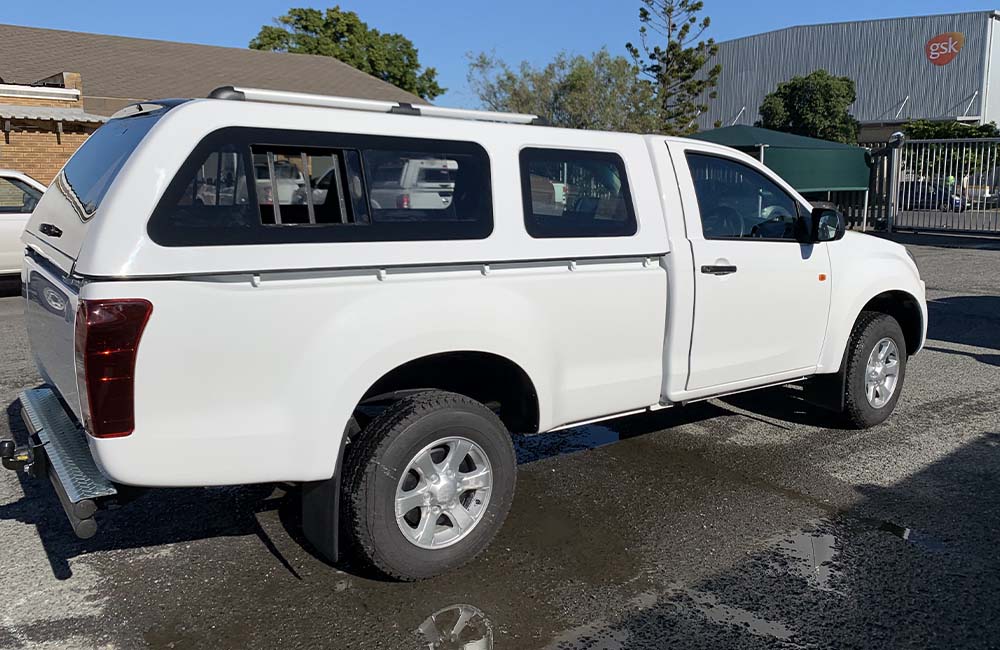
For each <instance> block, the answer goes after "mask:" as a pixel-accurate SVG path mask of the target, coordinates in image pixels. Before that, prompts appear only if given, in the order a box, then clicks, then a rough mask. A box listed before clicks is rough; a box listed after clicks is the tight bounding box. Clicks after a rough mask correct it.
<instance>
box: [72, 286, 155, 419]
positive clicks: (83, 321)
mask: <svg viewBox="0 0 1000 650" xmlns="http://www.w3.org/2000/svg"><path fill="white" fill-rule="evenodd" d="M152 312H153V305H152V304H150V303H149V301H147V300H141V299H128V300H81V301H80V305H79V308H78V309H77V312H76V382H77V387H78V389H79V391H80V405H81V408H82V409H83V420H84V427H85V428H86V429H87V431H88V432H89V433H90V434H91V435H92V436H94V437H95V438H118V437H121V436H127V435H129V434H130V433H132V431H133V430H134V429H135V378H134V375H135V357H136V353H137V352H138V350H139V339H140V338H141V337H142V331H143V330H144V329H145V328H146V322H147V321H148V320H149V315H150V314H151V313H152Z"/></svg>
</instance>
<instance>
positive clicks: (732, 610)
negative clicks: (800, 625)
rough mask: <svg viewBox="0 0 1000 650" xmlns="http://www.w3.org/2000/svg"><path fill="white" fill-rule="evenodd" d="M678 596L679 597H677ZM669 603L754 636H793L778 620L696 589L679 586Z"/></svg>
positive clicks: (777, 637) (792, 631) (790, 630)
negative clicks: (724, 602) (761, 615)
mask: <svg viewBox="0 0 1000 650" xmlns="http://www.w3.org/2000/svg"><path fill="white" fill-rule="evenodd" d="M678 596H679V597H678ZM670 604H671V605H673V606H674V607H676V608H678V609H681V610H683V609H688V610H689V611H693V612H697V613H699V614H701V615H702V616H704V617H705V618H707V619H708V620H709V621H712V622H713V623H719V624H723V625H733V626H736V627H738V628H740V629H742V630H745V631H747V632H749V633H751V634H753V635H754V636H761V637H767V638H771V639H777V640H779V641H788V640H790V639H791V638H792V637H793V636H795V630H793V629H791V628H790V627H788V626H786V625H785V624H784V623H781V622H779V621H771V620H768V619H766V618H762V617H760V616H757V615H756V614H754V613H753V612H751V611H749V610H746V609H743V608H741V607H732V606H730V605H724V604H722V603H720V602H719V599H718V598H717V597H716V596H715V594H713V593H710V592H707V591H698V590H696V589H687V588H680V589H677V590H675V597H674V598H672V599H671V600H670Z"/></svg>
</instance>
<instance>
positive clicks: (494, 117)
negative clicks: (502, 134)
mask: <svg viewBox="0 0 1000 650" xmlns="http://www.w3.org/2000/svg"><path fill="white" fill-rule="evenodd" d="M208 97H209V99H231V100H238V101H248V102H268V103H272V104H292V105H295V106H319V107H323V108H343V109H347V110H352V111H370V112H372V113H396V114H400V115H424V116H427V117H445V118H450V119H458V120H479V121H482V122H507V123H509V124H544V120H543V119H542V118H540V117H538V116H537V115H530V114H527V113H499V112H495V111H474V110H470V109H465V108H442V107H440V106H427V105H424V104H417V105H414V104H408V103H406V102H386V101H378V100H374V99H357V98H355V97H337V96H336V95H313V94H310V93H296V92H289V91H284V90H267V89H264V88H241V87H234V86H222V87H220V88H216V89H215V90H213V91H212V92H211V93H209V94H208Z"/></svg>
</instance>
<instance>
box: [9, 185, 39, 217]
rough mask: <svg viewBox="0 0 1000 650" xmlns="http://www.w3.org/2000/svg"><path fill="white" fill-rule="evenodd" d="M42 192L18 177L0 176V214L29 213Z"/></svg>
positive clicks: (36, 203)
mask: <svg viewBox="0 0 1000 650" xmlns="http://www.w3.org/2000/svg"><path fill="white" fill-rule="evenodd" d="M40 198H42V193H41V192H39V191H38V190H36V189H35V188H33V187H32V186H30V185H28V184H27V183H25V182H23V181H20V180H18V179H16V178H0V214H28V213H30V212H31V211H32V210H34V209H35V206H36V205H38V199H40Z"/></svg>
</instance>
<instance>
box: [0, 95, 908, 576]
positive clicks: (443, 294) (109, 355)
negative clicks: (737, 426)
mask: <svg viewBox="0 0 1000 650" xmlns="http://www.w3.org/2000/svg"><path fill="white" fill-rule="evenodd" d="M396 113H402V114H396ZM415 113H416V114H415ZM532 121H533V116H525V115H515V114H497V113H479V112H475V111H464V110H449V109H442V108H438V107H419V108H413V107H407V106H402V105H397V104H394V103H389V102H367V101H359V100H351V99H340V98H333V97H319V96H310V95H302V94H298V93H281V92H276V91H266V90H252V89H233V88H226V89H219V90H217V91H215V92H214V93H213V94H212V96H211V97H210V98H208V99H199V100H189V101H182V100H169V101H163V102H159V103H158V104H157V103H147V102H143V103H142V105H141V106H139V107H135V108H132V109H130V110H126V111H124V112H123V113H122V114H120V115H119V116H116V117H115V118H113V119H111V120H110V121H109V122H108V123H107V124H106V125H104V126H102V127H101V128H100V129H99V130H98V131H97V132H96V133H95V134H94V135H93V136H91V138H90V139H89V140H88V141H87V142H86V143H85V144H84V145H83V147H82V148H81V149H80V151H79V152H77V154H76V155H75V156H74V157H73V158H72V159H71V160H70V161H69V162H68V163H67V165H66V167H65V169H64V170H63V171H62V173H61V174H60V175H59V177H58V181H57V182H56V183H55V184H54V185H53V187H52V188H51V189H50V190H49V191H48V192H46V193H45V195H44V197H43V198H42V200H41V202H40V203H39V205H38V207H37V209H36V210H35V213H34V215H33V216H32V218H31V221H30V222H29V225H28V228H27V230H26V233H25V235H24V243H25V245H26V246H27V247H28V251H27V253H26V257H25V260H24V272H23V281H24V283H25V286H26V294H27V306H26V317H27V328H28V333H29V337H30V339H31V345H32V349H33V352H34V355H35V358H36V359H37V362H38V365H39V370H40V371H41V373H42V375H43V376H44V377H45V379H46V381H47V382H48V385H49V386H48V387H47V388H42V389H38V390H31V391H26V392H24V393H23V394H22V395H21V403H22V405H23V407H24V417H25V420H26V423H27V426H28V428H29V429H30V430H31V431H32V432H33V438H32V443H31V444H30V445H28V446H26V447H17V446H16V445H15V444H14V442H13V441H5V442H3V443H2V444H0V451H2V454H0V455H2V457H3V459H4V463H5V464H6V465H7V466H9V467H13V468H18V467H30V468H31V469H32V471H33V473H35V474H36V475H37V474H42V473H48V475H49V476H50V478H51V479H52V482H53V484H54V485H55V486H56V488H57V492H58V493H59V494H60V498H61V499H62V502H63V505H64V509H65V510H66V513H67V515H68V517H69V520H70V522H71V523H72V525H73V527H74V529H75V530H76V532H77V533H78V534H79V535H81V536H88V535H93V534H94V533H95V532H96V524H95V523H94V519H93V515H94V512H95V511H96V510H97V509H98V508H99V507H100V506H101V505H102V504H104V503H107V502H109V501H112V500H113V499H114V498H115V496H116V491H117V489H118V486H120V485H130V486H145V487H170V486H204V485H225V484H241V483H260V482H271V481H287V482H297V483H301V484H302V508H303V528H304V532H305V535H306V537H307V538H308V539H309V540H310V541H311V542H312V544H313V545H314V546H315V547H316V548H317V549H318V550H319V551H320V552H321V553H323V554H324V555H325V556H326V557H328V558H330V559H331V560H333V559H336V557H337V554H338V530H344V531H346V535H347V538H348V545H349V548H350V551H351V552H352V553H353V554H354V555H355V556H356V557H358V558H359V559H361V560H363V561H365V562H367V563H368V564H369V565H370V566H372V567H373V568H375V569H376V570H378V571H380V572H382V573H383V574H385V575H387V576H390V577H393V578H398V579H418V578H425V577H428V576H432V575H435V574H438V573H441V572H442V571H445V570H448V569H451V568H454V567H456V566H459V565H461V564H463V563H464V562H466V561H468V560H470V559H471V558H472V557H474V556H475V555H476V554H477V553H478V552H480V551H481V550H482V549H483V548H485V547H486V545H487V544H488V543H489V541H490V540H491V539H492V538H493V536H494V535H495V534H496V532H497V530H498V529H499V527H500V526H501V524H502V523H503V521H504V519H505V517H506V515H507V512H508V510H509V508H510V506H511V501H512V499H513V495H514V485H515V474H516V469H517V468H516V462H515V456H514V450H513V447H512V444H511V437H510V435H509V432H519V433H534V432H542V431H553V430H558V429H564V428H567V427H572V426H575V425H578V424H581V423H586V422H593V421H597V420H601V419H605V418H612V417H616V416H620V415H623V414H636V413H644V412H648V411H655V410H658V409H663V408H669V407H680V406H682V405H684V404H687V403H689V402H693V401H697V400H704V399H708V398H711V397H714V396H718V395H724V394H727V393H733V392H737V391H743V390H747V389H751V388H757V387H762V386H773V385H776V384H783V383H789V382H800V381H804V380H807V381H806V384H807V387H808V389H809V393H811V394H813V395H815V397H816V398H817V399H819V400H821V401H823V402H824V403H825V404H826V405H827V406H829V407H830V408H831V409H832V410H834V411H837V412H839V413H840V414H841V415H836V414H831V418H834V417H842V418H844V419H845V420H846V421H847V422H849V423H850V424H852V425H853V426H856V427H870V426H873V425H876V424H878V423H880V422H882V421H883V420H885V419H886V417H888V416H889V414H890V413H891V412H892V410H893V408H894V407H895V405H896V401H897V400H898V399H899V396H900V393H901V391H902V387H903V380H904V377H905V372H906V364H907V359H908V358H909V357H910V356H912V355H914V354H916V353H917V351H918V350H920V349H921V347H922V346H923V344H924V338H925V332H926V324H927V308H926V302H925V298H924V283H923V282H922V281H921V279H920V275H919V272H918V270H917V267H916V265H915V264H914V262H913V260H912V259H911V258H910V257H909V256H908V255H907V253H906V251H905V249H904V248H903V247H902V246H899V245H897V244H894V243H891V242H888V241H885V240H882V239H878V238H875V237H871V236H867V235H860V234H855V233H847V234H846V235H845V231H844V222H843V218H842V217H841V215H839V214H838V213H837V212H834V211H831V210H825V209H816V210H813V209H811V208H810V207H809V204H808V203H807V202H806V201H805V200H804V199H803V198H802V197H801V196H800V195H799V194H798V193H796V192H795V190H793V189H792V188H791V187H790V186H789V185H788V184H787V183H785V182H784V181H783V180H782V179H780V178H778V177H777V176H775V175H774V174H773V173H772V172H771V171H770V170H768V169H767V168H766V167H764V166H763V165H761V164H760V163H758V162H757V161H756V160H754V159H752V158H750V157H748V156H746V155H744V154H741V153H738V152H736V151H734V150H732V149H729V148H726V147H722V146H719V145H714V144H709V143H705V142H698V141H693V140H684V139H677V138H668V137H663V136H652V135H650V136H643V135H632V134H621V133H601V132H585V131H574V130H566V129H557V128H548V127H543V126H536V125H532V124H531V122H532ZM269 154H270V155H273V156H278V155H281V156H285V157H286V158H287V159H288V160H296V159H297V160H300V161H301V167H300V169H304V170H317V169H327V168H330V167H331V166H335V167H336V169H337V171H336V172H334V174H335V175H334V177H333V179H332V180H333V181H334V182H332V183H331V184H330V185H329V188H328V190H327V194H326V195H325V196H323V197H319V196H318V195H317V196H313V197H312V198H313V200H312V201H309V200H307V201H305V202H299V203H295V204H286V205H281V204H280V203H279V204H273V203H268V202H266V201H263V200H261V197H260V196H259V190H257V187H258V186H257V183H247V184H245V185H246V187H247V188H248V190H249V191H250V192H254V191H255V190H257V194H256V195H251V196H249V197H248V198H247V200H242V201H241V200H222V199H221V198H220V199H219V200H216V201H213V202H212V204H211V205H208V204H206V203H205V202H203V201H202V202H198V201H193V200H192V199H191V197H192V196H193V195H194V194H195V191H194V189H193V188H196V187H197V184H198V182H199V180H198V179H199V178H201V177H204V176H205V174H206V172H205V171H204V170H205V169H211V168H212V165H213V164H214V165H215V166H216V168H220V167H221V165H222V163H221V162H220V160H221V159H222V158H223V157H225V156H233V155H236V156H237V160H235V161H234V162H233V163H232V164H231V165H230V168H231V171H234V172H235V173H236V175H237V176H239V175H241V174H245V173H246V172H245V171H241V170H247V169H249V170H251V173H254V171H253V170H255V167H254V164H253V160H254V156H259V155H269ZM421 160H436V161H453V162H454V168H452V165H451V162H449V163H448V172H449V180H448V181H446V182H447V183H449V184H451V183H453V184H454V185H453V187H451V189H450V191H451V192H452V199H451V201H450V202H448V204H447V205H436V204H435V205H433V206H427V207H415V206H414V205H413V204H412V203H411V205H410V206H409V207H402V206H399V205H398V204H397V203H398V202H392V201H386V202H381V201H380V202H378V204H376V202H375V201H374V200H373V194H374V193H375V192H376V191H377V189H376V188H375V180H374V179H378V178H380V177H383V176H386V175H388V174H389V173H390V171H391V170H399V169H405V168H406V167H407V165H413V161H421ZM334 163H335V165H334ZM312 173H313V172H311V171H310V172H309V174H310V176H311V175H312ZM392 173H393V174H394V173H395V171H392ZM226 174H228V172H226ZM224 175H225V174H224ZM227 178H228V177H227ZM233 180H234V179H230V180H227V183H229V184H230V185H234V186H239V185H240V184H239V183H238V182H235V183H233V182H232V181H233ZM268 180H271V179H268ZM219 194H220V197H221V196H222V194H221V193H219ZM231 195H232V194H230V195H228V196H231ZM67 468H71V470H72V471H70V470H69V469H67ZM609 516H610V517H611V518H612V519H613V513H612V514H610V515H609Z"/></svg>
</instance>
